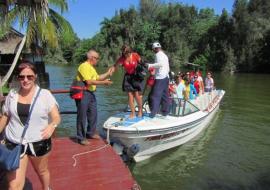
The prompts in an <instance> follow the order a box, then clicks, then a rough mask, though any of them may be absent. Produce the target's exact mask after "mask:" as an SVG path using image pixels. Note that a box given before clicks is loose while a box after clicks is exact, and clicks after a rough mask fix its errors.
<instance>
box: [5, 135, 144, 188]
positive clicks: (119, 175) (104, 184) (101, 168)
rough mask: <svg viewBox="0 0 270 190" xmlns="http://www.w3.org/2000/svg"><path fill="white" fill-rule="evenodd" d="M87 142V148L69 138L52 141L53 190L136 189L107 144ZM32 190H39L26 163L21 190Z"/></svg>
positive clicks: (50, 162) (121, 162)
mask: <svg viewBox="0 0 270 190" xmlns="http://www.w3.org/2000/svg"><path fill="white" fill-rule="evenodd" d="M90 143H91V144H90V145H89V146H82V145H79V144H77V143H75V142H74V140H72V139H70V138H55V139H53V150H52V152H51V155H50V158H49V169H50V173H51V187H52V189H53V190H62V189H80V190H86V189H87V190H105V189H106V190H107V189H110V190H114V189H115V190H119V189H121V190H125V189H126V190H131V189H134V190H136V189H139V187H138V185H137V184H136V181H135V180H134V179H133V177H132V175H131V173H130V171H129V169H128V167H127V166H126V165H125V164H124V163H123V161H122V160H121V158H120V157H119V156H118V155H117V154H116V153H115V152H114V150H113V149H112V147H111V146H109V145H106V143H105V142H104V141H103V140H102V139H91V140H90ZM75 154H80V155H78V156H76V162H75V160H74V159H73V158H72V157H73V156H74V155H75ZM75 163H76V166H74V164H75ZM1 176H2V177H1ZM1 178H2V180H1ZM0 187H1V190H4V189H6V188H7V187H6V183H5V180H4V177H3V175H1V172H0ZM32 189H33V190H36V189H37V190H38V189H42V187H41V184H40V181H39V179H38V176H37V175H36V173H35V171H34V169H33V167H32V165H31V164H29V165H28V170H27V179H26V184H25V188H24V190H32Z"/></svg>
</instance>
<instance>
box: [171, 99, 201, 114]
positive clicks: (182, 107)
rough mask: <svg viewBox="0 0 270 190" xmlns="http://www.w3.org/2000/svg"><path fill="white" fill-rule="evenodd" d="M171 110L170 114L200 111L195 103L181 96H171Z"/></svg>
mask: <svg viewBox="0 0 270 190" xmlns="http://www.w3.org/2000/svg"><path fill="white" fill-rule="evenodd" d="M170 101H171V104H170V112H169V115H172V116H185V115H189V114H192V113H194V112H197V111H199V108H197V107H196V106H195V105H194V104H193V103H191V102H190V101H186V100H184V99H181V98H171V99H170Z"/></svg>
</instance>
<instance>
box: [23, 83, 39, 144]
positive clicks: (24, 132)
mask: <svg viewBox="0 0 270 190" xmlns="http://www.w3.org/2000/svg"><path fill="white" fill-rule="evenodd" d="M40 91H41V88H40V87H39V89H38V92H37V95H36V96H35V99H34V101H33V103H32V104H31V106H30V110H29V114H28V117H27V120H26V123H25V126H24V129H23V133H22V136H21V141H20V144H22V141H23V138H24V136H25V134H26V130H27V128H28V127H29V120H30V117H31V114H32V111H33V108H34V105H35V103H36V101H37V98H38V96H39V94H40Z"/></svg>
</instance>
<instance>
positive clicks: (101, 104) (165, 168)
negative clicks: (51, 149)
mask: <svg viewBox="0 0 270 190" xmlns="http://www.w3.org/2000/svg"><path fill="white" fill-rule="evenodd" d="M46 69H47V72H49V74H50V82H51V89H68V88H69V85H70V83H71V81H72V78H73V77H74V76H75V73H76V67H73V66H72V67H61V66H51V65H47V66H46ZM98 70H99V71H100V70H101V71H100V72H102V70H104V69H102V68H99V69H98ZM100 72H99V73H100ZM122 75H123V72H122V71H119V72H118V73H116V74H115V75H114V76H113V77H112V78H111V79H112V80H113V82H114V84H113V85H112V86H110V87H107V86H106V87H104V86H99V87H98V90H97V92H96V96H97V101H98V127H99V128H100V127H101V126H102V124H103V122H104V121H105V120H106V119H107V118H108V117H109V116H110V115H112V114H114V113H116V112H117V111H119V110H120V109H123V108H124V107H125V105H126V102H127V97H126V95H125V94H124V93H123V92H122V91H121V82H122ZM214 80H215V84H216V86H217V88H218V89H224V90H225V91H226V94H225V96H224V99H223V100H222V103H221V105H220V110H219V112H218V114H217V116H216V117H215V119H214V120H213V122H212V124H211V125H210V126H209V127H208V128H207V129H206V130H205V131H204V132H202V133H201V134H200V135H199V136H198V137H197V138H196V139H194V140H192V141H190V142H188V143H186V144H185V145H182V146H180V147H177V148H174V149H172V150H168V151H165V152H162V153H160V154H158V155H156V156H154V157H153V158H151V159H149V160H146V161H143V162H141V163H136V164H134V163H133V164H129V168H130V170H131V172H132V174H133V176H134V177H135V179H136V181H137V182H138V183H139V184H140V186H141V188H142V189H143V190H268V189H270V85H269V83H268V81H270V75H259V74H235V75H221V74H216V75H214ZM55 96H56V98H57V101H58V103H59V104H60V109H61V111H75V110H76V107H75V104H74V102H73V100H71V99H70V98H69V97H68V95H67V94H59V95H55ZM57 134H58V135H59V136H72V135H74V134H75V115H62V124H61V125H60V127H59V128H58V131H57Z"/></svg>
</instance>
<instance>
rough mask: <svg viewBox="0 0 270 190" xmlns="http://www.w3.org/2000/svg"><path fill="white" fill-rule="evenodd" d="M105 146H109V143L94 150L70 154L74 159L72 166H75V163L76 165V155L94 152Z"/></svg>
mask: <svg viewBox="0 0 270 190" xmlns="http://www.w3.org/2000/svg"><path fill="white" fill-rule="evenodd" d="M107 146H109V144H105V145H104V146H102V147H99V148H97V149H94V150H89V151H86V152H81V153H78V154H74V155H73V156H72V159H73V160H74V163H73V167H76V165H77V160H76V157H78V156H82V155H84V154H89V153H92V152H96V151H99V150H102V149H104V148H106V147H107Z"/></svg>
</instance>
